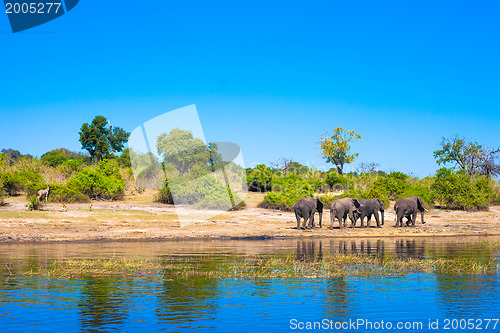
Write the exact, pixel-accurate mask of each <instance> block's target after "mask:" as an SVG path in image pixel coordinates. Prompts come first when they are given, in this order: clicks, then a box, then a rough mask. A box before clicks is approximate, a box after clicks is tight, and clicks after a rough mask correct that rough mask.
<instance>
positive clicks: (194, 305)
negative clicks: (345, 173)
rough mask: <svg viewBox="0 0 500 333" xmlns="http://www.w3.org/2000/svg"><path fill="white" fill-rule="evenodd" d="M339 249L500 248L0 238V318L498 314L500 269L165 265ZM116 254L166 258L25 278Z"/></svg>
mask: <svg viewBox="0 0 500 333" xmlns="http://www.w3.org/2000/svg"><path fill="white" fill-rule="evenodd" d="M339 253H340V254H357V255H358V254H359V255H369V256H375V257H380V258H385V257H398V258H414V259H422V260H426V258H436V257H450V256H452V257H457V256H459V257H463V258H474V259H475V260H488V261H489V260H493V259H498V256H499V250H498V246H496V247H495V246H483V245H482V243H481V241H474V240H464V239H458V238H453V239H443V238H440V239H431V238H415V239H404V238H401V239H335V238H334V239H314V238H310V239H298V240H297V239H293V240H266V241H246V240H242V241H239V240H238V241H229V242H225V241H211V242H199V241H194V242H163V243H128V244H127V243H116V244H109V243H105V244H96V245H95V246H88V244H65V245H64V246H61V245H60V244H52V245H50V244H45V245H40V246H37V245H23V246H19V247H16V246H13V245H8V246H2V245H0V274H1V276H0V314H1V315H0V327H2V329H5V330H6V331H11V330H15V329H19V328H21V329H22V330H24V331H47V330H51V329H52V330H54V331H75V330H80V331H113V330H115V331H140V330H143V331H151V330H165V331H174V332H180V331H186V330H187V329H202V330H203V329H205V330H210V331H219V332H226V331H232V330H234V329H235V328H238V329H239V330H241V331H250V330H255V329H256V328H258V329H257V330H258V331H283V330H286V329H287V328H288V325H287V323H288V320H289V319H290V318H292V316H296V317H297V319H299V320H312V321H313V320H321V319H323V318H330V319H335V320H337V321H341V320H349V319H356V318H366V319H371V320H373V321H376V320H380V319H385V320H387V319H389V320H413V319H422V318H440V319H442V318H464V316H470V317H472V318H480V317H483V318H498V315H499V312H498V309H499V308H500V297H499V296H500V290H499V282H500V280H499V277H498V273H495V274H493V275H469V276H451V275H440V274H407V275H405V276H401V277H398V276H396V277H379V278H376V277H358V278H352V277H340V278H328V279H282V280H272V279H217V280H216V279H208V278H206V277H205V276H201V277H200V276H194V277H192V275H189V276H190V277H189V278H187V277H185V276H184V275H183V274H182V272H181V271H180V270H179V269H178V267H177V269H176V268H175V267H174V268H172V265H173V266H175V265H176V263H182V265H181V267H183V269H193V270H197V271H200V270H201V271H207V272H210V271H217V270H220V269H221V266H224V267H226V268H227V265H228V264H229V265H230V264H231V263H233V262H234V261H247V262H252V261H254V260H255V255H257V256H260V255H266V256H267V255H274V254H276V255H283V254H288V255H290V256H292V258H293V257H295V259H296V260H297V261H303V262H314V261H321V260H323V259H324V258H325V257H328V256H330V255H336V254H339ZM120 257H124V258H127V257H130V258H137V257H141V258H142V257H146V258H154V259H155V260H156V259H158V260H159V261H160V262H161V267H167V268H165V269H164V270H163V271H160V272H159V273H158V274H157V275H155V276H154V277H153V278H147V279H146V278H144V279H139V278H135V277H134V278H130V277H127V278H121V277H116V278H113V279H105V278H96V277H87V278H82V279H80V280H76V281H75V280H64V281H63V280H59V279H51V278H36V277H26V276H23V272H27V271H30V269H32V268H33V267H38V266H43V265H50V263H51V262H52V261H54V260H61V259H64V258H72V259H74V258H86V259H88V258H101V259H102V258H106V259H109V260H115V258H120ZM185 259H187V264H186V261H185ZM169 265H170V266H169ZM189 265H191V266H189ZM410 302H411V303H410ZM409 304H410V306H409ZM61 313H65V315H64V316H63V315H61ZM388 314H390V318H388V317H387V316H388ZM384 316H385V317H384ZM22 330H21V331H22Z"/></svg>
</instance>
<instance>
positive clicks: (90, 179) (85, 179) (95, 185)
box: [66, 168, 125, 200]
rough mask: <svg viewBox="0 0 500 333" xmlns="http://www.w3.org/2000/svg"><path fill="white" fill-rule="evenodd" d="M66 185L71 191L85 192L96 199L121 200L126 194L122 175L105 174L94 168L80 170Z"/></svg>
mask: <svg viewBox="0 0 500 333" xmlns="http://www.w3.org/2000/svg"><path fill="white" fill-rule="evenodd" d="M66 185H67V186H68V189H69V190H70V191H76V192H80V193H83V194H85V195H86V196H88V197H89V198H91V199H95V200H120V199H122V198H123V196H124V195H125V184H124V182H123V180H122V179H121V175H120V178H116V177H114V176H105V175H103V174H101V173H100V172H98V171H97V170H95V169H92V168H86V169H84V170H82V171H80V172H79V173H77V174H76V175H75V176H74V177H73V178H71V179H70V180H69V181H68V182H67V184H66Z"/></svg>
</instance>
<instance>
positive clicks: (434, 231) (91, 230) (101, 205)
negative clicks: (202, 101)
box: [0, 192, 500, 243]
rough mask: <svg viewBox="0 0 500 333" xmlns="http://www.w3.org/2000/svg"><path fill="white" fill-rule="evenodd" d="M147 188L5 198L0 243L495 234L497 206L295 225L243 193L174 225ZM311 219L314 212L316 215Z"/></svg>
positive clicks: (289, 215) (170, 210)
mask: <svg viewBox="0 0 500 333" xmlns="http://www.w3.org/2000/svg"><path fill="white" fill-rule="evenodd" d="M152 198H153V193H150V192H146V193H143V194H141V195H135V196H127V197H126V198H125V199H124V200H123V201H118V202H93V203H92V209H91V210H90V209H89V205H88V204H68V205H67V211H60V205H59V204H54V203H48V204H45V205H44V206H43V210H41V211H32V212H30V211H28V210H27V209H26V203H27V202H26V199H25V198H24V197H15V198H8V200H6V201H7V202H8V204H7V205H5V206H2V207H0V242H3V243H9V242H86V241H103V240H106V241H108V240H109V241H140V240H167V239H173V240H176V239H179V240H181V239H184V240H185V239H220V238H223V239H225V238H227V239H245V238H248V239H252V238H274V237H282V238H293V237H307V238H308V237H338V238H366V237H420V236H439V237H441V236H498V235H500V207H499V206H494V207H491V208H490V210H489V211H486V212H462V211H444V210H439V209H432V210H431V211H430V212H429V213H426V215H425V220H426V224H421V222H420V215H419V218H418V219H417V225H416V227H415V228H395V227H394V224H395V222H394V220H395V217H394V211H393V209H392V205H391V207H390V208H388V209H387V210H386V213H385V221H386V223H385V225H384V226H383V227H382V228H375V221H372V224H371V228H364V229H362V228H359V221H358V224H357V226H356V228H354V229H353V228H347V229H344V230H339V229H338V222H336V223H335V225H334V228H335V229H334V230H329V229H327V227H328V226H329V224H330V214H329V211H325V213H324V216H323V228H321V229H314V230H297V229H296V225H297V222H296V220H295V216H294V214H293V212H280V211H275V210H267V209H262V208H258V207H257V204H258V203H259V202H260V201H261V200H262V198H263V194H260V193H249V196H248V197H247V199H246V202H247V207H246V208H245V209H243V210H240V211H234V212H225V213H223V214H221V215H218V216H214V217H211V218H209V219H207V220H200V221H198V222H196V223H189V224H182V225H181V224H180V223H179V221H178V219H177V215H176V213H175V208H174V207H173V206H170V205H162V204H158V203H154V202H153V200H152ZM316 220H317V217H316Z"/></svg>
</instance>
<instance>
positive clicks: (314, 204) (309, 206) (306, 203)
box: [293, 198, 323, 230]
mask: <svg viewBox="0 0 500 333" xmlns="http://www.w3.org/2000/svg"><path fill="white" fill-rule="evenodd" d="M293 211H294V212H295V218H296V219H297V230H298V229H300V219H301V218H304V224H302V229H312V228H314V227H315V225H314V213H316V212H318V213H319V227H320V228H321V221H322V219H323V203H322V202H321V200H320V199H318V198H301V199H299V200H297V202H296V203H295V205H294V206H293ZM307 220H309V225H307V226H306V224H307Z"/></svg>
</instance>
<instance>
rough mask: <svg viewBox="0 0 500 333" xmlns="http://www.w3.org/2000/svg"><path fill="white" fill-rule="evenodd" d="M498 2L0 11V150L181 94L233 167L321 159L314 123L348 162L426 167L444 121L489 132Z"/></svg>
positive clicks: (496, 99)
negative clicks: (12, 22)
mask: <svg viewBox="0 0 500 333" xmlns="http://www.w3.org/2000/svg"><path fill="white" fill-rule="evenodd" d="M499 13H500V2H498V1H441V2H436V1H342V2H340V1H323V2H322V1H316V2H306V1H280V2H278V1H254V0H252V1H232V0H231V1H148V2H137V1H96V0H81V1H80V3H79V4H78V6H77V7H75V8H74V9H73V10H72V11H70V12H69V13H68V14H66V15H64V16H62V17H60V18H58V19H56V20H54V21H52V22H49V23H47V24H45V25H42V26H39V27H37V28H34V29H31V30H29V31H25V32H20V33H17V34H12V33H11V32H10V26H9V23H8V19H7V15H6V14H4V13H3V12H2V13H0V39H1V45H2V48H1V56H0V60H1V62H0V63H1V68H2V69H1V73H2V74H1V80H0V116H1V118H0V148H14V149H18V150H20V151H21V152H23V153H29V154H33V155H38V156H40V155H41V154H43V153H44V152H46V151H48V150H51V149H55V148H60V147H66V148H69V149H72V150H80V148H81V146H80V144H79V142H78V131H79V128H80V127H81V125H82V124H83V123H85V122H90V121H91V120H92V119H93V117H94V116H96V115H103V116H106V117H107V118H108V119H110V121H111V123H112V124H113V125H115V126H121V127H123V128H125V129H126V130H128V131H131V130H133V129H134V128H135V127H137V126H138V125H140V124H141V123H143V122H145V121H147V120H149V119H150V118H153V117H155V116H157V115H160V114H162V113H164V112H166V111H169V110H173V109H176V108H179V107H183V106H186V105H190V104H196V106H197V109H198V112H199V115H200V119H201V122H202V125H203V127H204V131H205V136H206V138H207V140H210V141H231V142H235V143H237V144H239V145H240V146H241V148H242V151H243V154H244V158H245V162H246V165H247V166H251V165H255V164H256V163H269V162H271V161H275V160H277V159H278V158H281V157H286V158H290V159H293V160H296V161H298V162H301V163H304V164H308V165H315V166H317V167H324V166H326V164H325V163H324V161H323V160H322V158H321V157H320V156H319V155H318V154H319V149H318V143H317V142H318V140H319V134H320V133H322V132H324V131H325V130H330V131H331V130H332V129H333V128H335V127H337V126H342V127H344V128H346V129H354V130H355V131H356V132H357V133H359V134H360V135H361V136H362V139H361V140H360V141H358V142H356V143H355V144H354V145H353V149H354V151H357V152H359V157H358V159H357V161H356V162H355V163H354V166H355V165H357V164H358V163H359V162H378V163H380V164H381V169H382V170H387V171H390V170H400V171H404V172H412V173H414V174H416V175H418V176H426V175H429V174H432V173H434V172H435V170H436V168H437V165H436V164H435V162H434V159H433V157H432V152H433V151H434V150H436V149H437V148H438V147H439V142H440V139H441V137H443V136H444V137H450V136H452V135H454V134H456V133H458V134H460V135H463V136H465V137H467V138H469V139H470V140H474V141H477V142H479V143H481V144H484V145H489V146H500V138H499V135H498V133H499V129H500V36H499V34H500V20H499V19H498V15H499Z"/></svg>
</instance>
